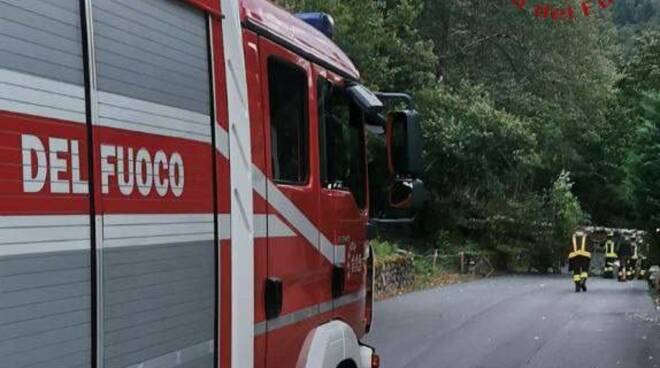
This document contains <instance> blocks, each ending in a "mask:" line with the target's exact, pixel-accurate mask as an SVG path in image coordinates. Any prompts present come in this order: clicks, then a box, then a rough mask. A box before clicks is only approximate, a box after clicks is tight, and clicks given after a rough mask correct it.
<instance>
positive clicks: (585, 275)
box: [580, 272, 589, 279]
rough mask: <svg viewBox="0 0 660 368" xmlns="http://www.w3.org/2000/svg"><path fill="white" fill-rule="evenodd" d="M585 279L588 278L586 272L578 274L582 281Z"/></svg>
mask: <svg viewBox="0 0 660 368" xmlns="http://www.w3.org/2000/svg"><path fill="white" fill-rule="evenodd" d="M587 277H589V274H588V273H586V272H582V273H581V274H580V278H582V279H586V278H587Z"/></svg>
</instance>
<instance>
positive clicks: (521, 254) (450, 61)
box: [279, 0, 660, 274]
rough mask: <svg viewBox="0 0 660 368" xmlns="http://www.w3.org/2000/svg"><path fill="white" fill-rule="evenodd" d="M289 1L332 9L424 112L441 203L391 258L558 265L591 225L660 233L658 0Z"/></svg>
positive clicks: (387, 79) (380, 75) (379, 84)
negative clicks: (567, 15) (536, 3)
mask: <svg viewBox="0 0 660 368" xmlns="http://www.w3.org/2000/svg"><path fill="white" fill-rule="evenodd" d="M546 2H549V3H556V5H558V6H561V5H563V6H565V5H566V4H567V3H566V1H564V0H556V1H546ZM279 3H280V4H282V5H284V6H286V7H288V8H289V9H291V10H294V11H304V10H320V11H325V12H328V13H330V14H332V15H333V16H334V17H335V19H336V22H337V30H336V34H335V39H336V41H337V42H338V43H339V44H340V45H341V46H342V47H343V48H344V49H345V50H346V51H347V52H348V54H349V55H350V56H351V57H352V59H353V60H354V61H355V62H356V64H357V65H358V66H359V68H360V69H361V70H362V71H363V79H364V82H365V83H366V84H367V85H368V86H369V87H371V88H373V89H375V90H379V91H387V92H393V91H396V92H407V93H410V94H412V95H413V96H414V99H415V101H416V103H417V107H418V109H419V110H420V113H421V119H422V124H423V128H424V132H425V144H426V147H425V162H426V169H425V174H424V177H423V180H424V181H425V183H426V186H427V189H428V190H429V192H430V195H429V200H428V205H427V206H426V209H425V211H424V212H423V213H422V214H420V215H419V216H418V221H417V222H416V223H415V224H414V225H413V228H412V229H411V230H410V231H408V234H409V235H410V236H409V237H407V238H406V239H403V240H402V239H401V238H400V237H397V236H393V237H389V235H387V234H384V235H383V236H384V238H385V239H387V240H389V242H382V243H377V249H378V253H379V254H380V255H381V256H383V257H387V256H388V255H391V254H393V253H396V249H398V248H403V249H405V250H406V251H411V252H413V253H414V254H416V255H418V256H419V257H420V258H421V260H420V261H418V262H417V263H416V265H417V266H416V267H417V268H418V272H419V273H420V274H429V272H428V271H429V264H428V262H429V261H428V255H429V254H435V252H436V250H437V251H438V252H439V253H440V255H442V256H444V257H449V256H452V255H455V254H456V253H457V252H459V251H461V250H464V251H472V252H477V253H482V252H485V253H488V254H495V257H494V258H495V261H494V262H495V263H497V264H498V266H502V265H505V266H506V265H510V264H514V263H516V262H522V261H524V262H525V263H526V265H527V267H528V268H533V269H536V270H539V271H548V270H553V269H556V267H557V266H558V265H557V263H558V262H559V260H560V259H561V258H563V257H565V252H566V249H567V247H568V244H569V238H570V234H571V232H572V231H573V229H574V228H575V227H576V226H577V225H581V224H587V223H593V224H597V225H602V226H610V227H636V228H640V229H645V230H647V231H649V232H650V233H651V234H655V229H656V228H658V227H660V28H659V27H658V24H659V23H660V20H659V19H660V1H658V0H645V1H638V0H635V1H632V0H617V1H616V6H615V7H613V8H610V9H606V10H602V11H600V12H599V13H598V14H597V15H596V16H590V17H581V18H577V19H575V20H574V21H570V22H554V21H552V20H541V19H538V18H535V17H534V16H531V15H530V14H526V13H525V11H520V10H519V9H517V8H516V7H514V6H511V1H510V0H495V1H491V0H489V1H483V0H466V1H458V2H457V1H436V0H368V1H365V0H341V1H339V0H280V1H279ZM569 3H570V1H569ZM576 4H578V2H576ZM654 248H655V249H656V252H657V248H658V247H657V246H655V247H654ZM422 256H423V257H422ZM655 257H657V254H656V255H655ZM656 259H657V258H656ZM437 262H438V260H437V259H436V267H435V268H434V269H433V272H436V271H435V270H437V269H444V267H445V266H444V265H443V264H442V263H440V267H437V266H438V263H437ZM447 262H449V261H447ZM454 264H455V263H454Z"/></svg>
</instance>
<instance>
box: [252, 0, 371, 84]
mask: <svg viewBox="0 0 660 368" xmlns="http://www.w3.org/2000/svg"><path fill="white" fill-rule="evenodd" d="M240 4H241V21H242V22H243V24H244V25H245V26H246V27H248V28H250V29H254V30H255V31H257V32H258V33H261V34H265V35H266V36H269V37H270V38H274V40H275V41H277V42H280V43H283V44H286V45H287V46H289V47H292V48H294V49H296V51H297V52H300V53H301V54H302V56H304V57H306V58H309V59H310V61H313V62H315V63H317V64H319V65H322V66H323V67H326V68H328V69H330V70H332V71H334V72H337V73H338V74H341V75H342V76H344V77H346V78H349V79H353V80H359V79H360V73H359V72H358V70H357V68H356V67H355V65H354V64H353V62H352V61H351V59H350V58H349V57H348V56H347V55H346V53H344V51H343V50H342V49H340V48H339V46H337V44H335V43H334V42H333V41H332V40H331V39H329V38H328V37H326V36H325V35H324V34H323V33H321V32H320V31H318V30H317V29H316V28H314V27H312V26H311V25H309V24H307V23H305V22H304V21H302V20H300V19H298V18H296V17H295V16H293V15H292V14H291V13H289V12H288V11H286V10H284V9H282V8H280V7H279V6H277V5H275V4H273V3H271V2H269V1H266V0H240Z"/></svg>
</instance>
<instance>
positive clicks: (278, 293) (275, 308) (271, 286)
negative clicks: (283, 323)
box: [265, 277, 284, 319]
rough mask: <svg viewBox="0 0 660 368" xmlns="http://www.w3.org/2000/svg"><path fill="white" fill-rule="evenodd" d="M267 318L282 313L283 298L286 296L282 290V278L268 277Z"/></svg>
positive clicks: (275, 316)
mask: <svg viewBox="0 0 660 368" xmlns="http://www.w3.org/2000/svg"><path fill="white" fill-rule="evenodd" d="M265 291H266V293H265V294H266V295H265V298H266V300H265V305H266V319H273V318H277V317H279V316H280V314H281V313H282V299H283V297H284V294H283V290H282V280H280V279H278V278H275V277H269V278H268V279H266V290H265Z"/></svg>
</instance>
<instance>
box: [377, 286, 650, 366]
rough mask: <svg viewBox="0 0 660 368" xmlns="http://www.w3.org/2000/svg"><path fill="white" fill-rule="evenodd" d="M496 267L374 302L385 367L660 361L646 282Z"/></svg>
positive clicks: (593, 364) (617, 364) (378, 339)
mask: <svg viewBox="0 0 660 368" xmlns="http://www.w3.org/2000/svg"><path fill="white" fill-rule="evenodd" d="M571 282H572V281H571V280H570V278H568V277H567V276H563V277H540V276H539V277H534V276H516V277H498V278H493V279H488V280H482V281H476V282H471V283H466V284H459V285H453V286H449V287H444V288H438V289H433V290H427V291H422V292H417V293H413V294H408V295H404V296H401V297H398V298H395V299H390V300H386V301H384V302H381V303H378V304H377V305H376V310H375V317H374V327H373V330H372V332H371V334H370V335H369V337H368V338H367V339H366V340H367V342H368V343H369V344H371V345H373V346H374V347H375V348H376V350H377V351H378V353H379V354H380V355H381V361H382V362H383V366H384V367H385V368H401V367H410V368H413V367H420V368H436V367H438V368H442V367H447V368H515V367H533V368H573V367H575V368H608V367H613V368H636V367H640V368H641V367H645V368H646V367H660V311H657V310H656V308H655V307H654V306H653V303H652V301H651V298H650V297H649V294H648V292H647V288H646V284H645V283H643V282H641V281H635V282H629V283H625V284H620V283H617V282H615V281H613V280H603V279H600V278H594V279H590V280H589V284H588V286H589V292H588V293H586V294H585V293H579V294H576V293H575V292H574V290H573V285H572V283H571Z"/></svg>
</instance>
